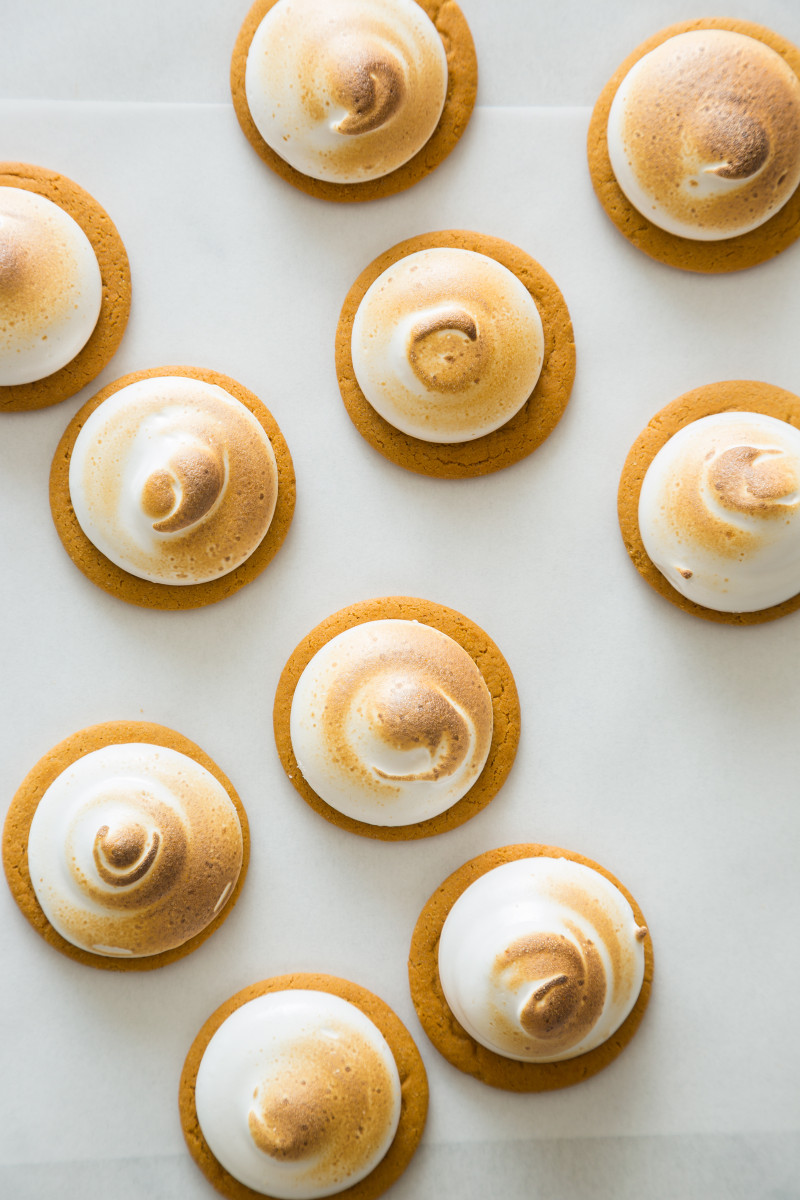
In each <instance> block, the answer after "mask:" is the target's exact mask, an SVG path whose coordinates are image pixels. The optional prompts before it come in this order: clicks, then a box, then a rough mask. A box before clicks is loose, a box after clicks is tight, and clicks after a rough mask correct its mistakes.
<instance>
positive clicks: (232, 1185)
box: [178, 974, 428, 1200]
mask: <svg viewBox="0 0 800 1200" xmlns="http://www.w3.org/2000/svg"><path fill="white" fill-rule="evenodd" d="M287 988H307V989H309V990H311V991H317V992H328V993H330V994H331V995H333V996H340V997H341V998H342V999H343V1000H349V1001H350V1003H351V1004H354V1005H355V1006H356V1007H357V1008H360V1009H361V1011H362V1012H363V1013H364V1014H365V1015H366V1016H367V1017H369V1019H370V1020H371V1021H373V1022H374V1024H375V1025H377V1027H378V1029H379V1030H380V1031H381V1033H382V1034H383V1036H384V1037H385V1039H386V1041H387V1042H388V1044H389V1048H390V1050H391V1052H392V1055H393V1056H394V1061H395V1063H396V1064H397V1070H398V1073H399V1075H400V1087H401V1092H402V1099H401V1109H400V1124H399V1125H398V1128H397V1133H396V1134H395V1137H394V1141H393V1142H392V1144H391V1146H390V1147H389V1149H388V1151H387V1152H386V1154H385V1156H384V1157H383V1158H382V1159H381V1161H380V1162H379V1163H378V1165H377V1166H376V1167H375V1169H374V1170H373V1171H371V1172H370V1174H369V1175H367V1176H366V1178H365V1179H362V1180H361V1182H360V1183H356V1184H353V1185H352V1187H349V1188H345V1189H344V1191H341V1192H337V1193H336V1195H337V1197H341V1198H342V1200H375V1198H376V1197H378V1196H382V1195H383V1193H384V1192H385V1191H386V1190H387V1188H390V1187H391V1186H392V1184H393V1183H394V1182H395V1181H396V1180H397V1179H399V1177H400V1176H401V1175H402V1173H403V1171H405V1169H406V1167H407V1166H408V1164H409V1162H410V1161H411V1159H412V1157H413V1156H414V1152H415V1151H416V1149H417V1146H418V1144H419V1140H420V1138H421V1137H422V1131H423V1129H424V1128H425V1118H426V1115H427V1112H428V1077H427V1075H426V1073H425V1066H424V1064H423V1062H422V1059H421V1057H420V1054H419V1051H418V1050H417V1047H416V1045H415V1044H414V1041H413V1039H412V1037H411V1034H410V1033H409V1032H408V1030H407V1029H406V1027H405V1025H403V1023H402V1021H401V1020H400V1018H399V1017H397V1016H396V1015H395V1013H394V1012H393V1011H392V1009H391V1008H389V1006H388V1004H385V1003H384V1002H383V1000H381V999H379V998H378V997H377V996H375V995H373V993H372V992H368V991H367V990H366V988H362V987H359V986H358V984H355V983H350V982H348V981H347V980H346V979H337V978H336V977H335V976H333V975H300V974H298V975H280V976H278V977H276V978H274V979H265V980H263V981H262V982H261V983H254V984H251V986H250V987H247V988H244V989H243V990H242V991H241V992H237V993H236V995H235V996H232V997H231V999H230V1000H226V1002H225V1003H224V1004H223V1005H221V1007H220V1008H218V1009H217V1011H216V1012H215V1013H213V1014H212V1016H210V1017H209V1019H208V1020H207V1021H206V1023H205V1025H204V1026H203V1028H202V1029H201V1030H200V1032H199V1033H198V1035H197V1037H196V1038H195V1040H194V1042H193V1043H192V1047H191V1049H190V1051H189V1053H188V1055H187V1056H186V1062H185V1063H184V1067H183V1073H182V1074H181V1082H180V1092H179V1096H178V1104H179V1107H180V1114H181V1125H182V1127H183V1136H184V1137H185V1139H186V1144H187V1146H188V1147H189V1153H190V1154H191V1156H192V1158H193V1159H194V1161H195V1162H196V1163H197V1165H198V1167H199V1168H200V1170H201V1171H202V1172H203V1174H204V1175H205V1177H206V1179H208V1180H209V1182H210V1183H212V1184H213V1185H214V1187H215V1188H216V1189H217V1191H218V1192H221V1193H222V1194H223V1196H228V1197H229V1200H265V1195H264V1193H263V1192H256V1191H254V1190H253V1189H252V1188H250V1187H247V1186H246V1184H243V1183H239V1181H238V1180H237V1179H234V1177H233V1176H232V1175H231V1174H229V1172H228V1171H226V1170H225V1168H224V1167H223V1166H222V1165H221V1164H220V1163H219V1162H218V1161H217V1159H216V1158H215V1157H214V1155H213V1154H212V1152H211V1150H210V1149H209V1146H208V1143H207V1142H206V1140H205V1138H204V1137H203V1134H202V1131H201V1129H200V1124H199V1122H198V1120H197V1110H196V1108H195V1100H194V1095H195V1084H196V1082H197V1072H198V1070H199V1067H200V1060H201V1059H202V1057H203V1053H204V1051H205V1049H206V1046H207V1045H208V1043H209V1042H210V1041H211V1038H212V1037H213V1035H214V1034H215V1033H216V1031H217V1029H219V1027H220V1025H221V1024H222V1022H223V1021H224V1020H226V1019H227V1018H228V1017H229V1016H230V1015H231V1013H232V1012H235V1010H236V1009H237V1008H240V1007H241V1006H242V1005H243V1004H246V1003H247V1002H248V1000H254V999H255V998H256V997H257V996H264V995H266V994H267V993H269V992H279V991H283V990H285V989H287ZM266 1200H270V1197H268V1196H267V1197H266Z"/></svg>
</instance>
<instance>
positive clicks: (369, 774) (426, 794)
mask: <svg viewBox="0 0 800 1200" xmlns="http://www.w3.org/2000/svg"><path fill="white" fill-rule="evenodd" d="M492 723H493V715H492V701H491V696H490V695H489V690H488V688H487V687H486V684H485V683H484V680H483V677H482V676H481V673H480V671H479V670H478V668H477V666H476V665H475V662H474V661H473V660H472V658H470V656H469V655H468V654H467V652H466V650H463V649H462V648H461V646H459V645H458V643H457V642H454V641H453V640H452V638H449V637H448V636H447V635H446V634H444V633H440V632H439V630H437V629H432V628H431V627H430V626H429V625H421V624H419V623H418V622H417V621H403V620H385V621H370V622H367V623H366V624H363V625H356V626H354V627H353V628H352V629H348V630H345V631H344V632H343V633H340V634H338V635H337V636H336V637H335V638H332V639H331V641H329V642H327V643H326V644H325V645H324V646H323V647H322V648H321V649H320V650H319V651H318V652H317V653H316V654H315V655H314V657H313V658H312V660H311V662H310V663H309V664H308V666H307V667H306V669H305V671H304V672H303V674H302V675H301V677H300V679H299V680H298V683H297V687H296V688H295V693H294V698H293V701H292V712H291V722H290V730H291V738H292V747H293V749H294V753H295V756H296V758H297V763H298V766H299V767H300V770H301V772H302V774H303V776H304V778H305V779H306V780H307V782H308V783H309V784H310V785H311V787H312V788H313V789H314V791H315V792H316V793H317V795H318V796H321V797H322V799H323V800H325V801H326V803H328V804H330V805H332V806H333V807H334V808H336V809H338V810H339V812H342V813H344V814H345V815H346V816H349V817H353V818H355V819H356V820H359V821H367V822H369V823H370V824H372V825H408V824H412V823H414V822H416V821H422V820H425V819H426V818H427V817H432V816H435V815H436V814H437V813H440V812H444V810H445V809H447V808H450V807H451V805H453V804H455V803H456V801H457V800H460V799H461V797H462V796H463V795H465V794H466V792H468V791H469V789H470V788H471V787H472V785H473V783H474V782H475V781H476V779H477V778H478V776H479V775H480V773H481V771H482V770H483V766H484V763H485V762H486V759H487V757H488V754H489V748H490V745H491V740H492Z"/></svg>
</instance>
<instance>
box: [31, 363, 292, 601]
mask: <svg viewBox="0 0 800 1200" xmlns="http://www.w3.org/2000/svg"><path fill="white" fill-rule="evenodd" d="M165 376H167V377H168V376H176V377H180V378H187V379H197V380H200V381H203V382H205V383H210V384H214V385H216V386H218V387H220V388H222V389H223V390H224V391H226V392H228V393H229V394H230V395H231V396H233V397H234V399H236V400H238V401H239V402H240V403H241V404H243V405H244V407H245V408H246V409H248V410H249V411H250V412H251V413H252V414H253V416H254V417H255V418H256V420H257V421H258V422H259V424H260V425H261V427H262V429H263V430H264V431H265V433H266V434H267V437H268V438H269V441H270V444H271V446H272V450H273V452H274V455H275V461H276V465H277V470H278V496H277V503H276V506H275V511H274V514H273V516H272V520H271V522H270V525H269V528H268V530H267V532H266V535H265V536H264V538H263V539H262V541H261V542H260V543H259V545H258V546H257V547H256V549H255V550H254V551H253V553H252V554H251V555H250V557H249V558H247V559H246V560H245V561H244V562H243V563H242V564H241V565H240V566H238V567H236V568H235V570H233V571H231V572H230V573H229V574H226V575H222V576H220V577H218V578H216V579H213V580H211V581H210V582H207V583H195V584H187V585H180V584H168V583H153V582H151V581H149V580H146V579H140V578H139V577H138V576H136V575H132V574H130V573H129V572H128V571H125V570H123V568H121V567H118V566H117V565H116V564H115V563H112V562H111V561H110V560H109V559H108V558H106V557H105V555H104V554H102V553H101V552H100V550H98V549H97V547H96V546H94V545H93V544H92V542H90V541H89V539H88V537H87V536H86V534H85V533H84V532H83V530H82V529H81V527H80V525H79V523H78V519H77V517H76V515H75V512H74V508H73V505H72V499H71V495H70V487H69V471H70V459H71V455H72V451H73V448H74V446H75V442H76V441H77V438H78V434H79V433H80V431H81V429H82V428H83V425H84V423H85V422H86V420H87V418H88V417H89V416H90V415H91V413H93V412H94V411H95V409H96V408H99V406H100V405H101V404H102V403H103V401H104V400H107V399H108V398H109V397H110V396H113V395H114V394H115V393H116V392H118V391H120V390H121V389H122V388H124V387H127V386H128V385H129V384H131V383H135V382H137V381H138V380H142V379H157V378H160V377H165ZM295 495H296V484H295V474H294V465H293V463H292V456H291V454H290V452H289V447H288V445H287V444H286V440H285V438H284V437H283V434H282V433H281V430H280V428H279V426H278V423H277V422H276V420H275V418H274V417H273V416H272V413H271V412H270V411H269V409H268V408H267V407H266V405H265V404H264V403H263V402H262V401H261V400H260V399H259V398H258V396H256V395H255V394H254V393H253V392H251V391H250V390H249V389H248V388H246V387H244V385H243V384H241V383H238V382H237V381H236V380H235V379H231V378H230V377H229V376H227V375H222V374H220V373H219V372H217V371H211V370H207V369H204V368H200V367H186V366H175V367H156V368H153V369H150V370H146V371H135V372H133V373H131V374H130V375H125V376H123V377H122V378H121V379H117V380H115V381H114V383H111V384H109V385H108V387H106V388H103V390H102V391H100V392H98V393H97V395H95V396H93V397H92V398H91V399H90V400H88V401H87V402H86V404H84V406H83V407H82V408H81V409H80V410H79V411H78V412H77V413H76V415H75V416H74V417H73V419H72V421H71V422H70V424H69V425H68V426H67V429H66V431H65V432H64V435H63V437H62V438H61V441H60V442H59V444H58V448H57V450H56V453H55V455H54V457H53V463H52V466H51V469H50V511H51V513H52V516H53V521H54V524H55V527H56V531H57V533H58V536H59V537H60V539H61V542H62V544H63V546H64V548H65V550H66V551H67V553H68V554H69V556H70V558H71V559H72V561H73V562H74V563H75V565H76V567H78V569H79V570H80V571H82V572H83V574H84V575H85V576H86V577H87V578H88V579H89V580H91V582H92V583H94V584H96V585H97V586H98V587H100V588H102V589H103V590H104V591H106V592H109V593H110V594H111V595H112V596H115V597H117V599H120V600H125V601H127V602H128V603H129V604H135V605H138V606H139V607H141V608H156V609H164V610H172V611H175V610H177V611H181V610H184V609H192V608H202V607H204V606H205V605H208V604H215V603H217V601H219V600H224V599H225V598H226V597H228V596H231V595H233V594H234V593H235V592H237V591H239V589H240V588H242V587H244V586H245V585H246V584H248V583H250V582H251V581H252V580H254V579H255V578H256V577H257V576H258V575H260V574H261V572H262V571H263V570H264V569H265V568H266V567H267V566H268V565H269V563H270V562H271V561H272V559H273V558H274V556H275V555H276V554H277V552H278V550H279V549H280V547H281V545H282V544H283V541H284V539H285V537H286V535H287V533H288V532H289V526H290V525H291V523H292V517H293V515H294V505H295ZM152 499H153V503H157V502H158V497H153V498H152Z"/></svg>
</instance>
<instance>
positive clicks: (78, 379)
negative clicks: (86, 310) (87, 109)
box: [0, 162, 131, 412]
mask: <svg viewBox="0 0 800 1200" xmlns="http://www.w3.org/2000/svg"><path fill="white" fill-rule="evenodd" d="M0 187H19V188H23V189H25V190H26V191H31V192H37V193H38V194H39V195H40V196H44V197H45V199H47V200H52V201H53V203H54V204H57V205H58V206H59V208H62V209H63V210H64V211H65V212H66V213H68V214H69V216H71V217H72V219H73V220H74V221H76V222H77V224H78V225H80V227H81V229H82V230H83V232H84V233H85V234H86V236H87V238H88V239H89V241H90V243H91V246H92V249H93V250H94V252H95V257H96V258H97V262H98V265H99V267H100V276H101V279H102V282H103V298H102V301H101V305H100V315H99V317H98V318H97V324H96V325H95V327H94V329H93V330H92V334H91V337H90V338H89V340H88V342H87V343H86V345H85V346H84V347H83V349H82V350H80V351H79V352H78V354H76V355H75V357H74V358H73V359H71V360H70V362H68V363H66V365H65V366H63V367H61V368H60V370H58V371H54V372H53V373H52V375H46V376H45V378H44V379H37V380H35V381H34V382H33V383H17V384H10V385H7V386H0V412H31V411H34V410H35V409H39V408H48V407H50V406H51V405H53V404H60V402H61V401H62V400H66V399H68V398H69V397H70V396H74V395H75V394H76V393H77V392H79V391H80V390H81V388H83V387H85V386H86V384H87V383H91V381H92V380H93V379H94V378H95V377H96V376H97V375H99V374H100V372H101V371H102V370H103V368H104V367H105V366H107V365H108V363H109V362H110V361H111V359H112V358H113V357H114V355H115V354H116V352H117V349H118V348H119V344H120V342H121V341H122V335H123V334H124V332H125V327H126V325H127V323H128V317H129V315H130V309H131V272H130V264H129V263H128V255H127V253H126V250H125V246H124V245H123V242H122V238H121V237H120V235H119V233H118V232H117V229H116V226H115V225H114V223H113V221H112V220H111V218H110V217H109V215H108V213H107V212H106V211H105V209H104V208H102V207H101V205H100V204H98V202H97V201H96V200H95V199H94V197H93V196H91V195H90V194H89V192H87V191H85V190H84V189H83V188H82V187H80V186H79V185H78V184H77V183H75V182H74V181H73V180H72V179H68V178H67V176H66V175H61V174H59V173H58V172H57V171H50V170H48V169H47V168H46V167H37V166H33V165H32V164H30V163H13V162H4V163H0Z"/></svg>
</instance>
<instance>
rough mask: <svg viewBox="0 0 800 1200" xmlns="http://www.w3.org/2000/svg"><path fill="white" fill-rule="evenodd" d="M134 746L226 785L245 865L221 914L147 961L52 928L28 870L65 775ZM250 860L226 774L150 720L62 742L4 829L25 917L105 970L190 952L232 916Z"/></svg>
mask: <svg viewBox="0 0 800 1200" xmlns="http://www.w3.org/2000/svg"><path fill="white" fill-rule="evenodd" d="M135 742H141V743H147V744H151V745H154V746H165V747H167V748H169V749H171V750H176V751H178V752H179V753H180V754H185V755H186V756H187V757H188V758H191V759H193V760H194V761H195V762H197V763H199V764H200V766H201V767H204V768H205V769H206V770H207V771H208V772H209V773H210V774H211V775H212V776H213V777H214V778H215V779H216V780H217V782H218V783H219V784H221V785H222V787H223V788H224V790H225V791H226V792H227V794H228V796H229V798H230V800H231V803H232V804H233V806H234V808H235V809H236V814H237V816H238V818H239V825H240V826H241V831H242V865H241V868H240V870H239V875H238V878H237V880H236V883H235V884H234V886H233V887H232V889H231V890H230V892H229V893H228V894H227V896H226V897H225V901H224V903H223V904H222V906H221V907H220V910H219V912H218V913H217V915H216V916H215V917H214V918H213V920H212V921H210V922H209V924H208V925H206V927H205V928H204V929H202V930H201V931H200V932H199V933H196V934H195V935H194V936H193V937H192V938H190V939H189V940H188V941H186V942H184V943H183V944H182V945H180V946H176V947H174V948H173V949H170V950H164V951H162V952H160V953H156V954H150V955H146V956H143V957H120V958H112V957H106V956H103V955H101V954H92V953H91V952H90V951H88V950H83V949H81V948H79V947H78V946H74V945H73V944H72V943H71V942H68V941H67V940H66V939H65V938H63V937H62V936H61V934H60V933H58V932H57V930H56V929H55V928H54V927H53V926H52V925H51V924H50V922H49V921H48V919H47V917H46V916H45V914H44V912H43V911H42V908H41V907H40V905H39V902H38V900H37V898H36V894H35V892H34V889H33V884H32V882H31V877H30V872H29V869H28V834H29V831H30V827H31V823H32V821H33V817H34V814H35V812H36V809H37V807H38V804H39V801H40V800H41V798H42V796H43V795H44V793H45V792H46V791H47V789H48V788H49V787H50V785H51V783H53V782H54V780H55V779H56V778H57V777H58V776H59V775H61V774H62V772H64V771H65V770H66V769H67V768H68V767H70V766H71V765H72V764H73V763H75V762H77V761H78V760H79V759H81V758H83V757H84V756H85V755H87V754H91V753H92V752H93V751H95V750H100V749H102V748H103V747H105V746H114V745H124V744H127V743H135ZM249 859H250V827H249V824H248V820H247V813H246V812H245V809H244V806H243V805H242V802H241V800H240V799H239V796H238V794H237V792H236V790H235V788H234V787H233V784H232V783H231V781H230V780H229V779H228V777H227V775H225V774H224V772H223V771H222V770H220V768H219V767H218V766H217V764H216V763H215V762H214V760H213V759H211V758H210V757H209V756H208V755H207V754H206V753H205V751H203V750H201V748H200V747H199V746H197V745H196V744H195V743H194V742H192V741H190V740H189V739H188V738H186V737H184V736H183V735H182V734H180V733H177V732H176V731H175V730H173V729H169V728H167V726H165V725H156V724H153V723H152V722H149V721H107V722H104V723H103V724H100V725H91V726H89V727H88V728H86V729H81V730H79V731H78V732H77V733H73V734H71V735H70V736H69V737H67V738H65V739H64V740H63V741H62V742H59V743H58V745H56V746H54V747H53V748H52V750H49V751H48V752H47V754H45V756H44V757H43V758H42V759H40V760H39V762H38V763H37V764H36V766H34V767H33V768H32V769H31V770H30V771H29V772H28V774H27V775H26V777H25V779H24V780H23V782H22V783H21V785H20V787H19V788H18V790H17V792H16V794H15V796H14V798H13V800H12V802H11V805H10V807H9V810H8V814H7V816H6V820H5V825H4V828H3V866H4V868H5V873H6V880H7V882H8V886H9V888H10V890H11V894H12V896H13V897H14V900H15V901H16V903H17V905H18V907H19V909H20V911H21V912H22V914H23V916H24V917H25V918H26V920H27V921H28V922H29V923H30V924H31V925H32V926H33V928H34V929H35V930H36V932H37V933H38V934H39V935H40V936H41V937H42V938H44V940H45V941H46V942H47V943H48V945H50V946H52V947H53V948H54V949H55V950H58V951H59V952H60V953H61V954H63V955H65V956H66V957H67V958H71V959H74V960H75V961H76V962H79V963H82V964H83V965H84V966H90V967H97V968H98V969H100V970H104V971H152V970H154V969H155V968H157V967H162V966H166V965H168V964H169V963H172V962H175V961H177V960H178V959H179V958H184V957H185V956H186V955H187V954H191V952H192V951H193V950H195V949H197V947H198V946H200V945H201V944H202V943H203V942H204V941H206V939H207V938H209V937H210V936H211V934H212V933H214V932H215V931H216V930H217V929H218V928H219V926H220V925H222V923H223V922H224V921H226V920H227V918H228V917H229V916H230V914H231V912H232V910H233V908H234V906H235V904H236V902H237V901H238V899H239V895H240V894H241V890H242V888H243V886H244V881H245V878H246V876H247V868H248V863H249Z"/></svg>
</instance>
